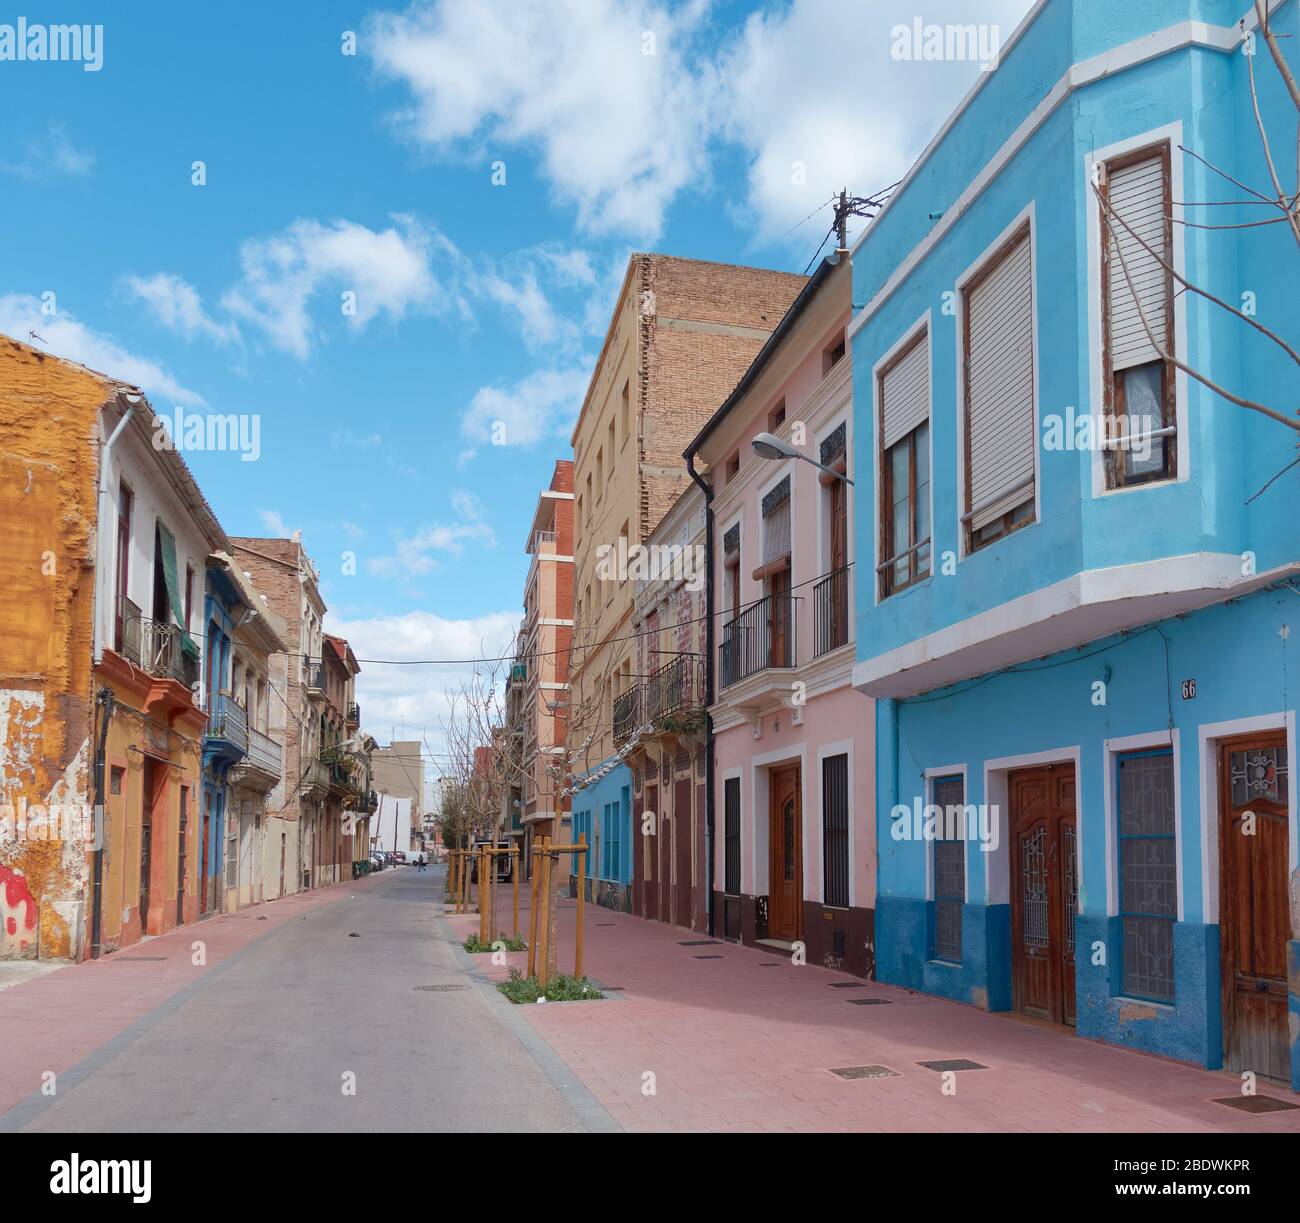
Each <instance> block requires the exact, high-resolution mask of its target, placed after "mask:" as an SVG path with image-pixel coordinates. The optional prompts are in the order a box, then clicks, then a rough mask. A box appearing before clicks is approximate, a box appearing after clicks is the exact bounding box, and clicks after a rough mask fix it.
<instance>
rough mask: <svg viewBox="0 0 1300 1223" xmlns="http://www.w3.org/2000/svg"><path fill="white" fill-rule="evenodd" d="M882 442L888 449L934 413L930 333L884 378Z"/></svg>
mask: <svg viewBox="0 0 1300 1223" xmlns="http://www.w3.org/2000/svg"><path fill="white" fill-rule="evenodd" d="M880 413H881V426H880V438H881V445H882V446H883V448H884V449H885V450H888V449H889V448H890V446H892V445H893V444H894V443H895V442H896V441H898V440H899V438H903V437H906V436H907V435H908V434H909V433H911V432H912V430H913V429H915V428H916V427H917V425H920V424H924V423H925V421H926V420H927V419H928V418H929V415H930V337H929V336H928V335H923V336H922V337H921V339H920V341H919V342H918V343H916V344H914V345H912V347H911V349H910V350H909V351H908V352H907V353H906V354H905V355H904V356H903V359H902V360H901V361H899V362H898V363H897V364H896V365H894V366H892V367H891V368H890V369H889V370H888V371H887V372H886V373H885V376H884V377H883V378H882V379H881V380H880Z"/></svg>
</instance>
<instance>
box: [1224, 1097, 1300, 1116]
mask: <svg viewBox="0 0 1300 1223" xmlns="http://www.w3.org/2000/svg"><path fill="white" fill-rule="evenodd" d="M1214 1103H1215V1104H1226V1105H1227V1106H1228V1107H1229V1108H1238V1109H1240V1110H1241V1111H1242V1112H1243V1113H1281V1112H1286V1111H1287V1110H1288V1109H1292V1108H1300V1104H1290V1103H1288V1102H1287V1101H1286V1100H1279V1099H1278V1098H1277V1097H1276V1096H1229V1097H1228V1098H1227V1099H1225V1100H1215V1101H1214Z"/></svg>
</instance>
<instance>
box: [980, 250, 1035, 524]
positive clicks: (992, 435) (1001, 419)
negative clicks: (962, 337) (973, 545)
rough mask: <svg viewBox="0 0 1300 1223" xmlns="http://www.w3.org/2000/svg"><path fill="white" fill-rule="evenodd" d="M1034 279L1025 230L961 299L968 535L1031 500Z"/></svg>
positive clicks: (1032, 472) (1032, 493) (1032, 488)
mask: <svg viewBox="0 0 1300 1223" xmlns="http://www.w3.org/2000/svg"><path fill="white" fill-rule="evenodd" d="M1032 279H1033V277H1032V264H1031V261H1030V247H1029V233H1028V231H1026V232H1025V234H1024V236H1023V237H1021V238H1019V239H1018V240H1017V241H1016V242H1015V245H1014V246H1012V247H1011V248H1010V249H1009V250H1008V251H1007V252H1006V254H1005V255H1004V256H1003V257H1002V259H1001V261H1000V262H999V263H998V265H997V267H995V268H994V269H993V270H992V271H991V272H990V273H989V274H988V275H987V276H985V277H984V279H983V280H982V281H980V283H979V284H977V285H976V286H975V288H973V289H971V290H970V291H969V293H968V294H967V299H966V328H967V333H966V334H967V356H966V426H967V430H968V445H969V447H970V456H969V457H970V487H969V488H968V489H967V492H966V495H967V499H968V500H967V505H968V507H969V509H968V512H967V515H966V516H967V518H968V520H969V522H970V525H971V529H972V530H978V529H979V528H980V527H983V526H986V525H988V524H989V523H990V522H994V521H996V520H997V519H998V518H1000V517H1001V516H1002V515H1003V514H1006V513H1008V512H1009V511H1011V510H1013V509H1015V508H1016V507H1017V506H1019V505H1021V504H1023V503H1024V502H1025V501H1028V500H1030V499H1032V497H1033V495H1034V485H1033V480H1034V447H1035V442H1036V438H1035V436H1034V343H1033V318H1034V307H1033V289H1032Z"/></svg>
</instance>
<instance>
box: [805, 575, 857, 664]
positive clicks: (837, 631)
mask: <svg viewBox="0 0 1300 1223" xmlns="http://www.w3.org/2000/svg"><path fill="white" fill-rule="evenodd" d="M848 642H849V570H848V567H847V566H845V567H844V568H842V569H836V570H834V571H833V572H831V573H828V574H827V575H826V576H825V577H824V578H822V580H821V581H820V582H818V583H817V584H816V585H815V586H813V657H814V658H820V657H821V656H822V655H823V654H829V653H830V652H831V650H838V649H839V648H840V646H842V645H848Z"/></svg>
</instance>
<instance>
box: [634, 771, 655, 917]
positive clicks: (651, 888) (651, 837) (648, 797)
mask: <svg viewBox="0 0 1300 1223" xmlns="http://www.w3.org/2000/svg"><path fill="white" fill-rule="evenodd" d="M645 809H646V811H647V812H648V813H649V814H650V816H651V818H650V820H649V821H648V825H649V828H650V831H649V833H648V834H647V835H645V836H644V837H642V838H641V850H642V853H644V854H645V863H646V866H647V867H648V868H649V873H648V874H647V876H646V878H645V882H644V895H645V910H644V915H645V916H646V917H647V918H649V919H650V920H651V921H654V920H655V919H656V918H657V917H658V916H659V787H658V786H652V785H647V786H646V788H645ZM637 835H638V836H640V835H641V830H640V829H637Z"/></svg>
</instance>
